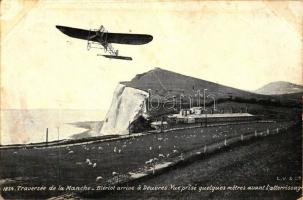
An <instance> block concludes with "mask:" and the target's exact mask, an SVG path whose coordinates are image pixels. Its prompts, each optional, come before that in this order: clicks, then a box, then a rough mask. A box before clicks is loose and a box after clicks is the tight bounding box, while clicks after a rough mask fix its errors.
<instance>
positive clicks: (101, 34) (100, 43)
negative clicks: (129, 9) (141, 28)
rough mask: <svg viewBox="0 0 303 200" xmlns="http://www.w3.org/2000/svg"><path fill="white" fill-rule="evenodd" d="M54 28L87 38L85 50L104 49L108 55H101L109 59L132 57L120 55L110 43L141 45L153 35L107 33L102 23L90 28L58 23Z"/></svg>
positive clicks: (74, 36)
mask: <svg viewBox="0 0 303 200" xmlns="http://www.w3.org/2000/svg"><path fill="white" fill-rule="evenodd" d="M56 28H57V29H59V30H60V31H61V32H62V33H64V34H65V35H67V36H69V37H73V38H78V39H83V40H87V50H90V48H99V49H104V52H105V53H106V52H108V53H109V55H101V56H104V57H105V58H110V59H122V60H132V57H128V56H120V55H119V52H118V50H115V49H114V48H113V46H112V45H111V44H112V43H116V44H127V45H142V44H147V43H149V42H150V41H152V40H153V36H151V35H146V34H129V33H109V32H108V31H107V30H106V29H105V28H104V26H103V25H102V26H100V28H99V29H90V30H85V29H79V28H73V27H67V26H60V25H56ZM93 45H96V46H93Z"/></svg>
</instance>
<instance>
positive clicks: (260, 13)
mask: <svg viewBox="0 0 303 200" xmlns="http://www.w3.org/2000/svg"><path fill="white" fill-rule="evenodd" d="M302 13H303V8H302V1H228V2H224V1H187V2H182V1H161V2H159V1H145V2H141V1H132V3H130V2H128V1H115V3H113V2H110V1H84V0H83V1H82V0H80V1H72V0H62V1H60V2H59V1H30V0H24V1H23V0H6V1H2V2H1V108H2V109H51V108H55V109H101V110H104V113H105V112H106V111H107V109H108V108H109V106H110V103H111V99H112V95H113V92H114V90H115V88H116V86H117V84H118V83H119V82H120V81H128V80H131V79H132V78H133V77H134V76H135V75H136V74H139V73H144V72H146V71H148V70H151V69H153V68H155V67H160V68H162V69H166V70H171V71H174V72H178V73H182V74H185V75H189V76H193V77H196V78H200V79H205V80H208V81H212V82H217V83H220V84H223V85H227V86H232V87H235V88H239V89H244V90H255V89H258V88H260V87H262V86H263V85H265V84H267V83H269V82H272V81H290V82H293V83H298V84H302V67H301V66H302V55H303V54H302ZM56 25H65V26H71V27H77V28H84V29H93V28H98V27H100V26H101V25H103V26H105V28H106V29H107V30H108V31H109V32H122V33H142V34H151V35H153V38H154V39H153V41H152V42H150V43H148V44H146V45H140V46H128V45H117V44H113V46H114V48H116V49H119V53H120V54H121V55H124V56H131V57H133V61H124V60H109V59H106V58H104V57H101V56H97V54H100V53H103V52H102V50H99V49H93V50H90V51H87V48H86V45H87V42H86V41H84V40H78V39H74V38H70V37H68V36H66V35H64V34H62V33H61V32H60V31H59V30H57V29H56V28H55V26H56Z"/></svg>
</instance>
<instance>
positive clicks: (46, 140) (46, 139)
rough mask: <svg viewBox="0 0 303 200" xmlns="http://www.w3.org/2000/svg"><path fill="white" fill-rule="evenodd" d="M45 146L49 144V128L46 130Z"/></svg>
mask: <svg viewBox="0 0 303 200" xmlns="http://www.w3.org/2000/svg"><path fill="white" fill-rule="evenodd" d="M45 144H46V146H47V144H48V128H46V135H45Z"/></svg>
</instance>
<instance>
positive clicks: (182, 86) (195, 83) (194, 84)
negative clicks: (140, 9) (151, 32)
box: [121, 68, 264, 98]
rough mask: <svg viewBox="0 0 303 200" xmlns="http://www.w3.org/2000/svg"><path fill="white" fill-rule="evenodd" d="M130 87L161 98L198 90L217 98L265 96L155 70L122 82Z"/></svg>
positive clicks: (194, 92) (192, 93)
mask: <svg viewBox="0 0 303 200" xmlns="http://www.w3.org/2000/svg"><path fill="white" fill-rule="evenodd" d="M121 83H122V84H123V85H126V86H128V87H133V88H137V89H140V90H144V91H148V89H150V90H151V91H152V92H153V93H157V94H159V95H161V96H165V95H168V94H169V95H176V96H179V95H180V94H183V95H194V94H196V92H197V90H200V92H201V94H203V90H204V89H207V92H206V94H207V95H209V94H214V95H216V97H217V98H222V97H230V96H237V97H246V98H253V97H259V98H262V97H264V95H259V94H254V93H252V92H248V91H243V90H239V89H236V88H232V87H228V86H224V85H220V84H217V83H214V82H210V81H205V80H202V79H198V78H193V77H190V76H186V75H183V74H179V73H176V72H172V71H168V70H164V69H161V68H155V69H153V70H150V71H148V72H146V73H142V74H138V75H136V76H135V78H133V79H132V80H131V81H125V82H121Z"/></svg>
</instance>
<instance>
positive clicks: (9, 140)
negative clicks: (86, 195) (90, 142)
mask: <svg viewBox="0 0 303 200" xmlns="http://www.w3.org/2000/svg"><path fill="white" fill-rule="evenodd" d="M0 112H1V120H0V130H1V134H0V144H1V145H8V144H28V143H36V142H45V141H46V138H48V141H54V140H58V139H69V138H70V137H71V136H72V135H74V134H79V133H82V132H84V131H87V129H85V128H79V127H77V126H74V125H72V124H69V123H75V122H87V121H102V120H103V119H104V116H105V114H106V112H105V111H104V110H98V109H95V110H93V109H5V110H1V111H0ZM47 129H48V130H47ZM46 132H48V134H46ZM46 135H48V137H47V136H46Z"/></svg>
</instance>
